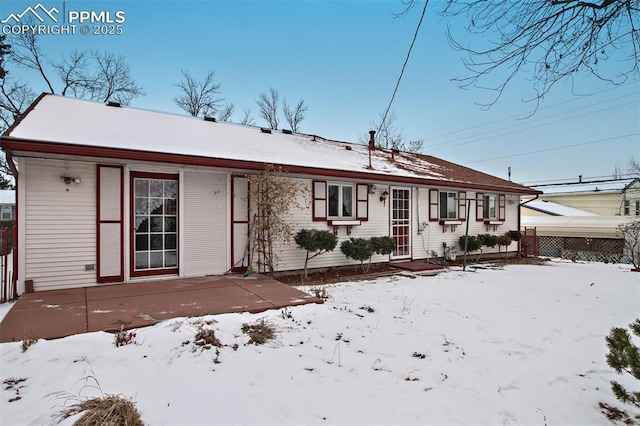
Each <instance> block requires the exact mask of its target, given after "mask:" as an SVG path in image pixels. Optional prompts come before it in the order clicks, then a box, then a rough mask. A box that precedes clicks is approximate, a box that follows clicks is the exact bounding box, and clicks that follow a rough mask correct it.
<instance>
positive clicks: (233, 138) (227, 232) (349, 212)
mask: <svg viewBox="0 0 640 426" xmlns="http://www.w3.org/2000/svg"><path fill="white" fill-rule="evenodd" d="M0 146H1V147H2V149H3V150H4V151H5V154H6V155H7V158H8V159H9V160H10V161H9V164H10V165H12V164H13V162H12V161H11V160H16V161H17V164H18V169H19V170H14V173H15V174H16V176H17V184H18V186H17V187H18V200H17V201H18V203H17V204H18V212H19V214H18V260H17V264H18V280H19V284H20V286H22V288H24V284H25V281H29V284H30V285H31V284H32V285H33V288H34V289H35V290H36V291H38V290H51V289H63V288H71V287H82V286H93V285H99V284H103V283H128V282H135V281H137V280H145V279H146V280H148V279H149V278H150V277H190V276H203V275H212V274H223V273H225V272H228V271H230V270H232V269H233V268H234V267H243V266H245V267H246V266H247V265H248V264H250V263H252V264H253V263H255V262H254V261H255V259H250V256H248V255H247V254H248V253H250V252H251V251H250V250H248V249H247V247H248V245H249V244H251V241H250V239H249V235H250V229H249V226H250V222H251V218H252V214H253V210H252V204H251V200H250V197H249V179H248V177H250V176H252V175H255V174H257V173H260V172H262V171H264V170H265V168H267V167H270V166H273V167H281V168H283V169H284V170H286V172H287V173H288V175H289V176H290V177H292V178H294V179H297V180H299V182H301V183H302V184H303V185H305V186H306V187H307V188H308V190H309V192H308V195H307V196H305V197H304V199H301V201H302V202H303V204H304V205H307V206H309V207H307V208H304V209H300V210H296V211H295V212H294V213H293V215H292V216H291V218H290V220H291V221H292V222H293V223H294V225H295V228H296V229H302V228H316V229H325V230H332V231H334V232H335V233H336V234H337V235H338V236H339V239H340V240H345V239H348V238H350V237H371V236H385V235H386V236H389V237H391V238H393V239H394V240H395V242H396V244H397V248H396V251H395V252H394V253H392V254H391V255H390V256H376V257H375V258H374V261H376V262H383V261H390V260H391V261H402V260H415V259H427V258H428V257H429V256H432V254H433V253H434V252H435V253H436V254H437V255H438V256H442V255H443V243H446V244H447V245H449V246H457V242H458V239H459V237H460V236H461V235H463V234H464V230H465V226H466V224H467V222H468V224H469V231H470V234H472V235H473V234H477V233H486V232H493V233H496V234H504V233H505V232H506V231H509V230H516V229H518V228H519V227H520V210H519V202H520V197H521V196H523V195H525V196H533V195H536V194H538V193H539V191H536V190H532V189H531V188H527V187H524V186H521V185H518V184H515V183H513V182H510V181H506V180H503V179H500V178H497V177H494V176H490V175H487V174H484V173H481V172H478V171H475V170H472V169H469V168H466V167H462V166H459V165H456V164H453V163H450V162H447V161H444V160H441V159H439V158H436V157H431V156H427V155H418V154H408V153H401V152H393V151H389V150H381V149H376V148H375V147H371V146H366V145H359V144H351V143H345V142H338V141H331V140H326V139H323V138H321V137H318V136H314V135H305V134H292V133H291V132H289V131H281V130H269V129H261V128H256V127H250V126H242V125H237V124H232V123H217V122H213V121H211V120H207V119H198V118H193V117H185V116H177V115H171V114H161V113H157V112H149V111H143V110H138V109H133V108H121V107H120V106H119V105H113V104H108V105H105V104H101V103H94V102H88V101H83V100H77V99H71V98H64V97H59V96H55V95H42V96H40V97H39V98H38V100H37V101H36V102H35V103H34V104H33V105H32V106H31V107H30V108H29V110H28V111H27V112H26V113H25V115H24V116H23V117H21V119H20V120H18V121H17V122H16V123H15V124H14V125H13V126H11V127H10V128H9V129H8V130H7V132H6V133H5V134H4V135H3V136H2V138H1V139H0ZM464 198H473V199H480V200H481V201H478V202H475V201H474V202H473V204H472V205H471V209H470V210H469V211H467V205H466V202H465V201H464V200H463V199H464ZM278 250H279V253H278V254H279V257H280V262H279V264H278V267H279V269H280V270H298V269H301V268H302V267H303V264H304V252H303V251H302V250H300V249H298V248H296V247H295V244H294V243H291V244H288V245H284V246H282V247H279V248H278ZM515 250H517V244H516V243H513V244H512V245H511V246H510V247H509V251H512V252H513V251H515ZM495 251H496V252H497V251H498V248H497V247H496V249H495ZM352 264H355V263H354V262H353V261H350V260H349V259H347V258H346V257H345V256H343V255H342V253H341V252H340V250H339V249H336V250H335V251H333V252H331V253H328V254H325V255H322V256H319V257H318V258H317V259H314V260H313V261H312V263H311V264H310V267H330V266H339V265H352Z"/></svg>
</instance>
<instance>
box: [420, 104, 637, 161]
mask: <svg viewBox="0 0 640 426" xmlns="http://www.w3.org/2000/svg"><path fill="white" fill-rule="evenodd" d="M635 103H636V101H631V102H627V103H624V104H620V105H615V106H612V107H607V108H602V109H599V110H596V111H590V112H585V113H584V114H580V115H574V116H572V117H567V118H562V119H559V120H555V121H550V122H548V123H544V124H542V125H537V126H530V127H525V128H524V129H517V130H512V131H510V132H506V133H500V134H497V135H491V136H487V137H484V138H480V139H474V140H472V141H469V142H462V143H458V144H453V145H447V146H444V147H440V148H436V149H432V148H430V152H435V151H441V150H443V149H449V148H454V147H458V146H462V145H469V144H472V143H476V142H482V141H484V140H487V139H491V138H496V137H500V136H507V135H512V134H514V133H519V132H523V131H526V130H531V129H539V128H540V127H542V126H543V125H544V126H548V125H550V124H556V123H561V122H563V121H568V120H573V119H574V118H580V117H584V116H586V115H590V114H596V113H599V112H602V111H611V110H612V109H614V108H620V107H623V106H627V105H631V104H635ZM546 118H551V117H546ZM512 127H514V126H510V127H504V128H502V129H498V131H499V130H506V129H509V128H512ZM487 133H491V132H485V133H481V135H484V134H487ZM463 139H467V138H462V139H458V140H463Z"/></svg>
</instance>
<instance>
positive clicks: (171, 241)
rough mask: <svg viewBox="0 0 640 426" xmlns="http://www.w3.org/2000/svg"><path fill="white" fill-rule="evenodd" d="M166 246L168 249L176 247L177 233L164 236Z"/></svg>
mask: <svg viewBox="0 0 640 426" xmlns="http://www.w3.org/2000/svg"><path fill="white" fill-rule="evenodd" d="M164 248H165V249H166V250H169V249H173V250H175V249H176V235H175V234H167V235H165V236H164Z"/></svg>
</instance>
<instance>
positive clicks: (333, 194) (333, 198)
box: [329, 185, 340, 216]
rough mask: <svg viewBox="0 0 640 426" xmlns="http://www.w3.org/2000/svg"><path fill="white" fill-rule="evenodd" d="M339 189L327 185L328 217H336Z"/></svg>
mask: <svg viewBox="0 0 640 426" xmlns="http://www.w3.org/2000/svg"><path fill="white" fill-rule="evenodd" d="M339 192H340V187H338V185H329V216H338V212H339V211H340V210H339V201H340V200H339V199H338V194H339Z"/></svg>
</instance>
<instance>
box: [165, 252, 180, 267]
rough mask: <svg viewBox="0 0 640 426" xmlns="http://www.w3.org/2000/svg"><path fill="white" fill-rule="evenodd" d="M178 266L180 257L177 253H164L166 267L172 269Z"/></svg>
mask: <svg viewBox="0 0 640 426" xmlns="http://www.w3.org/2000/svg"><path fill="white" fill-rule="evenodd" d="M176 265H178V256H177V253H176V252H175V251H167V252H165V253H164V266H165V267H167V268H168V267H172V266H176Z"/></svg>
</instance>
